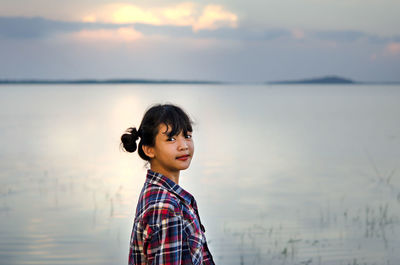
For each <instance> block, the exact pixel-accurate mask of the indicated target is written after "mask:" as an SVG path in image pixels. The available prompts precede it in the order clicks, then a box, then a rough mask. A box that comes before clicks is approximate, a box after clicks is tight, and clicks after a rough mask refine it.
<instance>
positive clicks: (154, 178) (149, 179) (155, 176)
mask: <svg viewBox="0 0 400 265" xmlns="http://www.w3.org/2000/svg"><path fill="white" fill-rule="evenodd" d="M146 183H151V184H154V185H158V186H161V187H163V188H165V189H167V190H168V191H170V192H172V193H174V194H176V195H177V196H178V197H180V198H181V199H183V200H184V201H185V202H186V203H187V204H188V205H192V206H193V207H194V208H197V205H196V202H195V200H194V197H193V196H192V195H191V194H190V193H189V192H187V191H185V190H184V189H182V187H181V186H179V185H178V184H176V183H175V182H173V181H172V180H170V179H169V178H167V177H166V176H164V175H163V174H161V173H158V172H154V171H152V170H151V169H148V170H147V176H146Z"/></svg>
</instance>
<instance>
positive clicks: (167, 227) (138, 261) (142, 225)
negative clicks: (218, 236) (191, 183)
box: [129, 170, 214, 265]
mask: <svg viewBox="0 0 400 265" xmlns="http://www.w3.org/2000/svg"><path fill="white" fill-rule="evenodd" d="M204 232H205V229H204V226H203V225H202V224H201V222H200V216H199V212H198V210H197V204H196V201H195V199H194V197H193V196H192V195H191V194H189V193H188V192H187V191H185V190H183V189H182V188H181V187H180V186H179V185H178V184H175V183H174V182H173V181H172V180H170V179H169V178H167V177H165V176H163V175H162V174H159V173H156V172H154V171H151V170H148V171H147V176H146V182H145V184H144V187H143V189H142V191H141V194H140V196H139V201H138V205H137V208H136V216H135V221H134V224H133V230H132V236H131V241H130V250H129V264H130V265H133V264H135V265H149V264H153V265H156V264H157V265H181V264H194V265H200V264H203V265H214V261H213V258H212V256H211V253H210V251H209V249H208V247H207V242H206V237H205V235H204Z"/></svg>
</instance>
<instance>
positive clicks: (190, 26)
mask: <svg viewBox="0 0 400 265" xmlns="http://www.w3.org/2000/svg"><path fill="white" fill-rule="evenodd" d="M0 6H1V8H0V79H32V78H33V79H81V78H94V79H110V78H144V79H170V80H215V81H231V82H265V81H278V80H291V79H301V78H312V77H320V76H326V75H337V76H342V77H345V78H351V79H354V80H356V81H400V27H399V25H400V16H399V15H398V10H400V1H398V0H263V1H260V0H247V1H243V0H242V1H238V0H229V1H228V0H222V1H206V0H204V1H167V0H164V1H161V0H146V1H120V2H118V1H108V0H79V1H78V0H69V1H61V0H34V1H33V0H18V1H17V0H0Z"/></svg>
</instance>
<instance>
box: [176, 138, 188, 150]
mask: <svg viewBox="0 0 400 265" xmlns="http://www.w3.org/2000/svg"><path fill="white" fill-rule="evenodd" d="M178 148H179V150H186V149H188V148H189V147H188V144H187V142H186V139H185V138H184V137H179V145H178Z"/></svg>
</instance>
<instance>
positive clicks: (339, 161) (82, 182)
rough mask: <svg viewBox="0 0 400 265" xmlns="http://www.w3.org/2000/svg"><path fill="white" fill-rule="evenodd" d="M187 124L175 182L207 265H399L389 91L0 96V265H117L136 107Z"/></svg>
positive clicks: (128, 208)
mask: <svg viewBox="0 0 400 265" xmlns="http://www.w3.org/2000/svg"><path fill="white" fill-rule="evenodd" d="M159 102H160V103H168V102H171V103H175V104H178V105H180V106H181V107H183V108H184V109H185V110H186V111H187V112H188V113H189V114H190V116H191V117H192V119H193V120H194V122H195V125H194V133H193V140H194V143H195V155H194V158H193V161H192V165H191V167H190V168H189V169H188V170H186V171H183V172H181V177H180V185H181V186H182V187H183V188H184V189H186V190H187V191H189V192H190V193H192V194H193V195H194V196H195V198H196V200H197V203H198V206H199V212H200V215H201V219H202V222H203V223H204V225H205V227H206V236H207V240H208V241H209V248H210V250H211V252H212V254H213V256H214V260H215V261H216V263H217V264H218V265H236V264H237V265H242V264H285V265H291V264H323V265H326V264H335V265H336V264H343V265H347V264H349V265H350V264H351V265H358V264H363V265H364V264H368V265H369V264H400V254H398V250H399V249H400V240H399V239H400V170H399V165H400V86H399V85H381V86H379V85H245V84H241V85H188V84H184V85H151V84H146V85H143V84H121V85H109V84H108V85H105V84H96V85H61V84H60V85H1V86H0V117H1V123H0V128H1V129H0V137H1V138H0V139H1V141H0V158H1V159H0V216H1V219H0V235H1V237H0V264H2V265H3V264H4V265H16V264H57V265H58V264H65V265H67V264H68V265H70V264H97V265H103V264H104V265H109V264H127V260H128V250H129V239H130V233H131V229H132V223H133V217H134V213H135V207H136V203H137V199H138V195H139V192H140V190H141V188H142V186H143V183H144V179H145V174H146V165H145V163H144V162H143V161H142V160H141V159H140V158H139V157H138V155H137V153H133V154H130V153H126V152H123V151H122V150H121V148H120V146H119V144H120V136H121V134H122V133H123V132H124V130H125V129H126V128H128V127H130V126H139V123H140V121H141V118H142V116H143V113H144V111H145V110H146V108H147V107H148V106H149V105H151V104H154V103H159Z"/></svg>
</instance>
